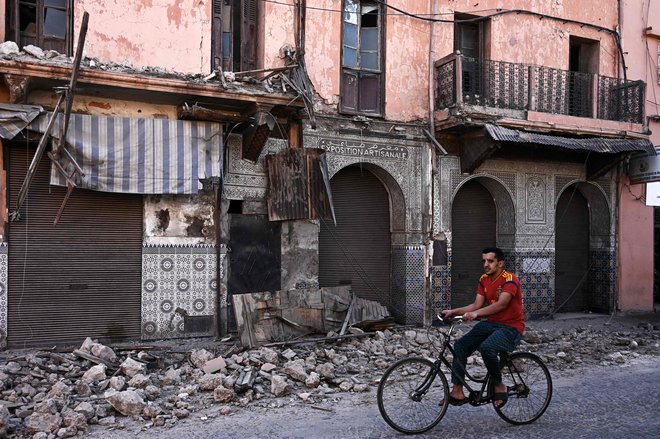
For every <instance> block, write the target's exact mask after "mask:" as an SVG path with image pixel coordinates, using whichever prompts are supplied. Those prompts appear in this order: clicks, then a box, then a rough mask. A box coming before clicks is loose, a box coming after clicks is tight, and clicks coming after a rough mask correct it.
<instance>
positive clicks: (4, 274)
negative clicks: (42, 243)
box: [0, 242, 8, 348]
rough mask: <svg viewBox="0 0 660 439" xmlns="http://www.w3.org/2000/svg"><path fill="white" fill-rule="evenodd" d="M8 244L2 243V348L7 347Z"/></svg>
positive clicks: (0, 296)
mask: <svg viewBox="0 0 660 439" xmlns="http://www.w3.org/2000/svg"><path fill="white" fill-rule="evenodd" d="M7 249H8V248H7V243H6V242H3V243H0V348H6V347H7Z"/></svg>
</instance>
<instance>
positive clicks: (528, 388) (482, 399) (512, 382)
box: [378, 316, 552, 434]
mask: <svg viewBox="0 0 660 439" xmlns="http://www.w3.org/2000/svg"><path fill="white" fill-rule="evenodd" d="M438 318H440V316H438ZM440 321H442V319H440ZM462 321H463V316H456V317H453V318H452V319H450V321H449V325H450V327H449V330H448V331H446V332H442V331H440V332H439V333H440V334H442V335H443V336H444V341H443V343H442V347H441V348H440V355H439V356H438V358H437V359H435V360H434V359H428V358H422V357H410V358H404V359H403V360H399V361H397V362H396V363H394V364H393V365H392V366H390V367H389V368H388V369H387V370H386V371H385V373H384V374H383V377H382V378H381V380H380V384H379V385H378V409H379V410H380V414H381V415H382V416H383V419H385V422H387V423H388V424H389V425H390V426H391V427H392V428H394V429H395V430H398V431H400V432H402V433H406V434H418V433H423V432H425V431H428V430H430V429H431V428H433V427H435V426H436V425H437V424H438V422H440V420H441V419H442V417H443V416H444V415H445V413H446V412H447V407H448V406H449V384H448V382H447V377H445V374H444V372H443V370H442V369H441V366H442V365H443V364H444V365H445V366H446V367H447V368H448V369H449V372H451V370H452V365H451V362H450V361H449V360H448V359H447V357H446V354H447V352H450V353H451V354H452V355H455V354H454V349H453V347H452V346H451V345H450V341H451V336H452V332H453V331H454V327H455V326H456V324H458V323H460V322H462ZM500 367H501V368H502V382H503V383H504V384H505V385H506V387H507V394H508V401H507V402H506V403H505V404H503V405H500V406H496V405H495V404H494V403H493V394H494V385H493V383H492V382H491V379H490V374H489V373H488V372H487V371H486V373H485V376H484V377H482V378H480V377H477V376H475V375H474V372H473V374H472V375H471V374H470V371H469V370H468V371H466V374H465V377H466V379H464V380H463V386H464V387H465V389H467V390H468V396H467V398H468V400H469V404H471V405H473V406H480V405H484V404H489V403H493V407H494V408H495V411H496V412H497V414H498V415H499V416H500V417H501V418H502V419H504V420H505V421H507V422H509V423H511V424H515V425H522V424H529V423H531V422H534V421H536V420H537V419H538V418H539V417H541V415H543V413H544V412H545V410H546V409H547V408H548V405H549V404H550V399H551V398H552V379H551V378H550V372H549V371H548V368H547V367H546V365H545V364H544V363H543V361H541V359H540V358H539V357H538V356H536V355H534V354H531V353H528V352H514V353H511V354H509V353H500ZM469 382H471V383H472V384H473V386H474V388H472V387H470V385H469ZM479 385H480V388H479Z"/></svg>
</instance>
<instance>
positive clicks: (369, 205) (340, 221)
mask: <svg viewBox="0 0 660 439" xmlns="http://www.w3.org/2000/svg"><path fill="white" fill-rule="evenodd" d="M330 184H331V187H332V199H333V204H334V209H335V216H336V218H337V226H336V227H335V226H334V224H332V221H331V220H321V232H320V235H319V283H320V285H321V286H322V287H330V286H337V285H342V284H351V285H352V288H351V290H352V292H353V293H355V294H356V295H357V296H359V297H362V298H365V299H369V300H375V301H378V302H380V303H381V304H383V305H389V299H390V265H391V261H390V259H391V235H390V212H389V197H388V194H387V191H386V190H385V187H384V186H383V184H382V183H381V182H380V180H378V178H377V177H376V176H375V175H374V174H372V173H371V172H369V171H368V170H366V169H360V168H359V167H348V168H345V169H343V170H341V171H339V172H338V173H337V175H335V176H334V177H333V178H332V180H331V181H330Z"/></svg>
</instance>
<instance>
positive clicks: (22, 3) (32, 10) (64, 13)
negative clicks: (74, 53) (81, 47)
mask: <svg viewBox="0 0 660 439" xmlns="http://www.w3.org/2000/svg"><path fill="white" fill-rule="evenodd" d="M72 2H73V0H10V1H9V2H8V5H9V11H8V13H9V17H11V19H10V27H11V29H10V33H11V35H12V38H14V40H15V41H16V42H17V43H18V45H19V46H26V45H28V44H33V45H36V46H39V47H41V48H42V49H53V50H57V51H58V52H61V53H68V54H70V52H71V50H72V47H71V35H70V31H71V25H70V20H71V18H72V17H71V13H70V11H71V8H72V7H73V6H72Z"/></svg>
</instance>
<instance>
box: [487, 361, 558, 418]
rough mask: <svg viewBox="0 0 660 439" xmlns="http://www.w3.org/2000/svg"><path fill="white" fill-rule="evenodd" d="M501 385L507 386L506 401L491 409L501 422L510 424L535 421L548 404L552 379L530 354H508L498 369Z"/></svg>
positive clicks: (543, 365)
mask: <svg viewBox="0 0 660 439" xmlns="http://www.w3.org/2000/svg"><path fill="white" fill-rule="evenodd" d="M502 383H503V384H505V385H506V386H507V389H508V394H509V398H508V401H507V403H506V404H504V405H503V406H502V407H495V405H493V407H495V411H496V412H497V414H498V415H499V416H500V417H501V418H502V419H504V420H505V421H507V422H509V423H511V424H514V425H522V424H529V423H531V422H534V421H536V420H537V419H538V418H540V417H541V415H542V414H543V413H544V412H545V410H546V409H547V408H548V405H549V404H550V399H551V398H552V378H550V372H549V371H548V368H547V367H546V366H545V364H543V361H541V359H540V358H539V357H537V356H536V355H534V354H530V353H528V352H518V353H515V354H511V355H510V356H509V361H508V363H507V364H506V365H505V366H504V367H503V368H502Z"/></svg>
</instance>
